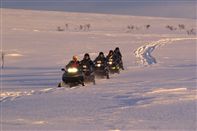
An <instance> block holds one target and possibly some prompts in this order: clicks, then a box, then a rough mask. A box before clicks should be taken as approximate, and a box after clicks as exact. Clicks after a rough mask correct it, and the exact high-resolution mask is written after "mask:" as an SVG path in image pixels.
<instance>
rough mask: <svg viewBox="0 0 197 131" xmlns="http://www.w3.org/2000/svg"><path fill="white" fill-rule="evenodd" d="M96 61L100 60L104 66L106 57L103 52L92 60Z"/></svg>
mask: <svg viewBox="0 0 197 131" xmlns="http://www.w3.org/2000/svg"><path fill="white" fill-rule="evenodd" d="M96 61H101V62H102V63H103V64H104V65H105V66H106V65H107V59H106V57H105V55H104V53H103V52H100V53H99V55H98V57H97V58H96V59H95V60H94V62H96Z"/></svg>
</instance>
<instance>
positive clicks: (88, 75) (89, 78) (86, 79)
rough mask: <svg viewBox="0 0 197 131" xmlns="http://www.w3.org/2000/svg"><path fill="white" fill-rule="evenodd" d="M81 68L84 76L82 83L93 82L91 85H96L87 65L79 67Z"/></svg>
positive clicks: (92, 73)
mask: <svg viewBox="0 0 197 131" xmlns="http://www.w3.org/2000/svg"><path fill="white" fill-rule="evenodd" d="M81 66H82V71H83V75H84V82H93V84H94V85H95V84H96V81H95V76H94V72H93V71H92V70H93V69H90V67H88V66H87V65H85V64H84V65H81Z"/></svg>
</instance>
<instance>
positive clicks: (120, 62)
mask: <svg viewBox="0 0 197 131" xmlns="http://www.w3.org/2000/svg"><path fill="white" fill-rule="evenodd" d="M114 55H115V56H116V57H117V61H118V63H119V64H120V68H121V69H122V70H124V67H123V62H122V54H121V52H120V49H119V47H116V48H115V50H114Z"/></svg>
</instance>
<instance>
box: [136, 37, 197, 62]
mask: <svg viewBox="0 0 197 131" xmlns="http://www.w3.org/2000/svg"><path fill="white" fill-rule="evenodd" d="M194 39H197V38H166V39H160V40H158V41H153V42H150V43H147V44H145V45H142V46H140V47H139V48H137V49H136V50H135V51H134V54H135V57H136V61H137V64H139V65H152V64H156V63H157V61H156V59H155V58H154V57H153V56H152V55H151V53H152V52H153V51H154V50H155V49H156V48H157V47H160V46H163V45H166V44H170V43H172V42H174V41H180V40H194Z"/></svg>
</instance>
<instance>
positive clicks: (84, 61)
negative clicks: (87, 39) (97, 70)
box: [80, 53, 94, 72]
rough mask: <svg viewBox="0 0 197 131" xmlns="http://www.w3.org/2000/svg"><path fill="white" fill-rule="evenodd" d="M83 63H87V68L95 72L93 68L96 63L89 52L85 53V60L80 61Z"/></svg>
mask: <svg viewBox="0 0 197 131" xmlns="http://www.w3.org/2000/svg"><path fill="white" fill-rule="evenodd" d="M80 63H81V65H82V66H83V65H86V66H87V68H88V69H89V70H90V72H93V68H94V63H93V61H92V60H91V59H90V55H89V54H88V53H86V54H85V55H84V58H83V60H82V61H81V62H80Z"/></svg>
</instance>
